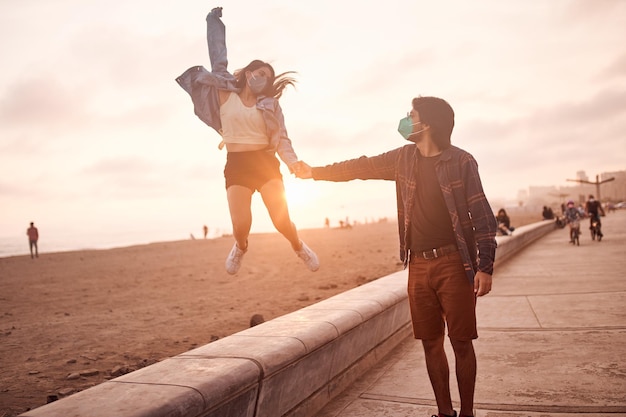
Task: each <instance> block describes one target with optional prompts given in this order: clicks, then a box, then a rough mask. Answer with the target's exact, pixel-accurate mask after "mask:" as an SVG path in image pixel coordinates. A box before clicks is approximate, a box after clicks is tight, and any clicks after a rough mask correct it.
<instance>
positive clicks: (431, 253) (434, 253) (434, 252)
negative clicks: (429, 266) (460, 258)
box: [411, 243, 459, 260]
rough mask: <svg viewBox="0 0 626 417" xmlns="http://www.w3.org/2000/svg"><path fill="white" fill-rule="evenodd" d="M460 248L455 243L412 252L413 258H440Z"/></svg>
mask: <svg viewBox="0 0 626 417" xmlns="http://www.w3.org/2000/svg"><path fill="white" fill-rule="evenodd" d="M458 250H459V248H457V246H456V245H455V244H453V243H451V244H449V245H446V246H442V247H440V248H436V249H430V250H425V251H419V252H411V259H413V258H422V259H427V260H429V259H435V258H439V257H440V256H444V255H449V254H451V253H454V252H457V251H458Z"/></svg>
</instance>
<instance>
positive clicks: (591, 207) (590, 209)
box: [586, 200, 600, 217]
mask: <svg viewBox="0 0 626 417" xmlns="http://www.w3.org/2000/svg"><path fill="white" fill-rule="evenodd" d="M599 207H600V202H599V201H598V200H593V201H587V207H586V208H587V213H591V214H593V215H594V216H596V217H597V216H598V211H600V208H599Z"/></svg>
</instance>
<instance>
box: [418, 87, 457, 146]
mask: <svg viewBox="0 0 626 417" xmlns="http://www.w3.org/2000/svg"><path fill="white" fill-rule="evenodd" d="M412 104H413V109H414V110H415V111H417V112H418V113H419V115H420V121H421V122H422V123H424V124H426V125H428V126H430V135H431V137H432V138H433V141H434V142H435V144H436V145H437V146H438V147H439V149H441V150H444V149H447V148H449V147H450V136H452V129H453V128H454V110H452V107H451V106H450V105H449V104H448V102H447V101H445V100H443V99H441V98H437V97H416V98H414V99H413V102H412Z"/></svg>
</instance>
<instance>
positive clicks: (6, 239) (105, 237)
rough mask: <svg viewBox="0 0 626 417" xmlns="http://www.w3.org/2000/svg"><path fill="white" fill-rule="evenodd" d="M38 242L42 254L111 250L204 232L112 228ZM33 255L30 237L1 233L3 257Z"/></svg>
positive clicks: (219, 232)
mask: <svg viewBox="0 0 626 417" xmlns="http://www.w3.org/2000/svg"><path fill="white" fill-rule="evenodd" d="M229 233H230V230H227V229H219V228H209V233H208V235H207V238H209V239H213V238H216V237H221V236H223V235H225V234H229ZM39 234H40V238H39V241H38V243H37V245H38V247H39V254H44V253H51V252H67V251H76V250H85V249H111V248H120V247H126V246H133V245H145V244H149V243H155V242H170V241H178V240H187V239H202V238H203V237H204V236H203V235H202V231H199V232H194V233H180V232H167V231H146V230H142V231H129V230H124V231H109V232H104V233H102V232H99V233H86V234H82V233H48V234H45V235H42V233H41V230H40V232H39ZM20 255H30V250H29V246H28V237H27V236H26V235H24V236H21V235H20V236H0V258H5V257H9V256H20Z"/></svg>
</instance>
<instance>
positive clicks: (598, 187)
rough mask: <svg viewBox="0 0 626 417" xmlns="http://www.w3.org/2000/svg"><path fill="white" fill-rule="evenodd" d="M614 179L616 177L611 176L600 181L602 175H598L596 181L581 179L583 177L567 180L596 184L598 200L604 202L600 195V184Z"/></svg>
mask: <svg viewBox="0 0 626 417" xmlns="http://www.w3.org/2000/svg"><path fill="white" fill-rule="evenodd" d="M614 179H615V177H611V178H607V179H605V180H602V181H600V176H599V175H596V182H591V181H586V180H581V179H577V180H567V181H572V182H578V183H581V184H591V185H595V186H596V199H597V200H598V201H600V202H602V198H601V196H600V185H601V184H604V183H605V182H609V181H613V180H614Z"/></svg>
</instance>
